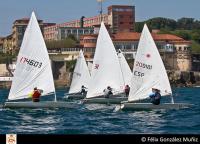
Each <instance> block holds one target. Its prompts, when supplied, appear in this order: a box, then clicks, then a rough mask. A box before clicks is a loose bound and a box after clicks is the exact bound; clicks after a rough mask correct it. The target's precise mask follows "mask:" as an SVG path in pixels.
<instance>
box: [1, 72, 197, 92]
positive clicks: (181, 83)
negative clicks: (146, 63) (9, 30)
mask: <svg viewBox="0 0 200 144" xmlns="http://www.w3.org/2000/svg"><path fill="white" fill-rule="evenodd" d="M167 74H168V77H169V81H170V84H171V87H198V86H200V72H193V71H188V72H181V71H167ZM71 76H72V74H71V73H70V74H69V73H68V75H67V74H66V75H65V79H64V77H60V78H58V79H56V80H54V83H55V87H56V88H66V87H69V86H70V82H71ZM10 86H11V82H2V81H1V82H0V88H1V89H2V88H5V89H9V88H10Z"/></svg>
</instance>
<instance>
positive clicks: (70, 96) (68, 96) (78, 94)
mask: <svg viewBox="0 0 200 144" xmlns="http://www.w3.org/2000/svg"><path fill="white" fill-rule="evenodd" d="M85 97H86V94H84V95H82V94H81V93H74V94H67V95H66V96H65V97H64V98H66V99H84V98H85Z"/></svg>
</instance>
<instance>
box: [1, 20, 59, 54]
mask: <svg viewBox="0 0 200 144" xmlns="http://www.w3.org/2000/svg"><path fill="white" fill-rule="evenodd" d="M28 22H29V18H22V19H18V20H15V21H14V23H13V26H12V34H11V35H9V36H7V37H5V38H4V39H3V52H4V53H10V54H14V53H17V52H18V51H19V49H20V47H21V43H22V40H23V37H24V33H25V30H26V27H27V25H28ZM38 23H39V25H40V27H41V31H42V33H43V31H44V30H43V29H44V27H46V26H52V25H55V23H43V20H38Z"/></svg>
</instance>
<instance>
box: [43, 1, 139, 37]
mask: <svg viewBox="0 0 200 144" xmlns="http://www.w3.org/2000/svg"><path fill="white" fill-rule="evenodd" d="M101 19H102V21H103V22H104V23H105V25H109V27H110V28H111V32H112V33H117V32H133V31H134V25H135V7H134V6H125V5H112V6H109V7H108V13H107V14H102V15H97V16H93V17H89V18H85V17H84V16H82V17H81V19H80V20H73V21H70V22H65V23H61V24H56V25H53V26H49V27H45V28H44V38H45V40H57V38H58V37H59V36H58V33H59V32H58V31H59V29H60V28H63V27H71V28H74V29H75V28H77V30H78V29H79V28H81V27H84V28H86V27H87V28H88V27H95V26H97V25H100V24H101Z"/></svg>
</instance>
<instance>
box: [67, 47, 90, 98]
mask: <svg viewBox="0 0 200 144" xmlns="http://www.w3.org/2000/svg"><path fill="white" fill-rule="evenodd" d="M89 80H90V73H89V69H88V66H87V64H86V61H85V57H84V55H83V51H82V50H80V52H79V56H78V59H77V61H76V65H75V68H74V72H73V77H72V82H71V86H70V89H69V93H68V94H67V95H66V98H68V99H83V98H85V96H86V94H83V95H82V94H81V93H80V91H81V86H84V87H86V88H87V87H88V83H89Z"/></svg>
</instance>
